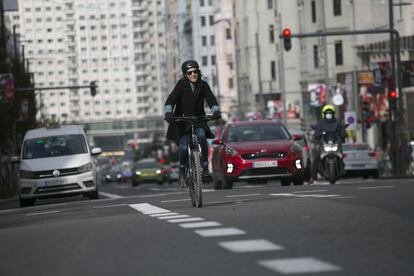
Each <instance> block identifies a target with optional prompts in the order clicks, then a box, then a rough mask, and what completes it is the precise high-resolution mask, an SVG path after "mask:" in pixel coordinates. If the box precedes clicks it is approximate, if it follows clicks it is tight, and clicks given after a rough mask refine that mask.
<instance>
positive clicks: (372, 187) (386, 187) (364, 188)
mask: <svg viewBox="0 0 414 276" xmlns="http://www.w3.org/2000/svg"><path fill="white" fill-rule="evenodd" d="M390 188H394V186H367V187H359V188H358V190H368V189H390Z"/></svg>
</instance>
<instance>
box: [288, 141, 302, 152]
mask: <svg viewBox="0 0 414 276" xmlns="http://www.w3.org/2000/svg"><path fill="white" fill-rule="evenodd" d="M290 151H291V152H295V153H297V152H301V151H302V148H301V147H300V146H299V145H298V144H296V143H295V144H293V145H292V146H291V147H290Z"/></svg>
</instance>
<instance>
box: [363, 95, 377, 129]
mask: <svg viewBox="0 0 414 276" xmlns="http://www.w3.org/2000/svg"><path fill="white" fill-rule="evenodd" d="M362 118H363V121H364V127H365V129H369V128H371V124H372V123H373V122H374V118H373V116H372V111H371V109H370V107H369V103H368V102H363V103H362Z"/></svg>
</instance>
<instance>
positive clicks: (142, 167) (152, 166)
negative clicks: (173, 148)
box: [137, 162, 159, 169]
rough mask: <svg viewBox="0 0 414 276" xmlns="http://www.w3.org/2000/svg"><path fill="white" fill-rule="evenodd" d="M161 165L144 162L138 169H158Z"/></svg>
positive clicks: (139, 164) (138, 165)
mask: <svg viewBox="0 0 414 276" xmlns="http://www.w3.org/2000/svg"><path fill="white" fill-rule="evenodd" d="M158 167H159V164H158V163H157V162H143V163H138V164H137V169H151V168H158Z"/></svg>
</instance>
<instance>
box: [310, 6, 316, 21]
mask: <svg viewBox="0 0 414 276" xmlns="http://www.w3.org/2000/svg"><path fill="white" fill-rule="evenodd" d="M311 9H312V23H315V22H316V2H315V0H312V2H311Z"/></svg>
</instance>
